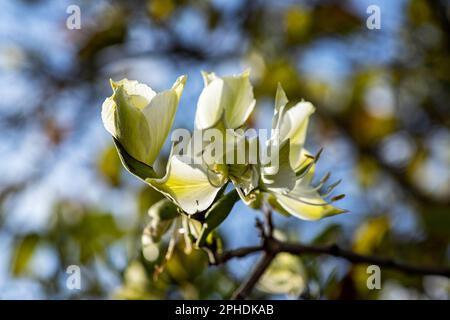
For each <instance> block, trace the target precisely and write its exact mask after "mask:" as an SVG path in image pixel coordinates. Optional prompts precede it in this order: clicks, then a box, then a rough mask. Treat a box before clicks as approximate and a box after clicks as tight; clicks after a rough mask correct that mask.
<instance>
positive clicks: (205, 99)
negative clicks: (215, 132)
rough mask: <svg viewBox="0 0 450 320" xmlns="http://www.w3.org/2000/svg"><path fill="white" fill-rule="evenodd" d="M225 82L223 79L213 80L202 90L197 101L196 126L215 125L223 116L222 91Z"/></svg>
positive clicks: (207, 126) (208, 126)
mask: <svg viewBox="0 0 450 320" xmlns="http://www.w3.org/2000/svg"><path fill="white" fill-rule="evenodd" d="M223 87H224V82H223V80H222V79H215V80H213V81H211V82H210V83H209V84H208V85H207V86H206V87H205V88H204V89H203V91H202V93H201V94H200V97H199V98H198V102H197V112H196V114H195V128H196V129H207V128H210V127H212V126H214V125H215V124H216V123H217V122H218V121H219V120H220V118H221V117H222V113H223V105H222V103H221V101H222V92H223Z"/></svg>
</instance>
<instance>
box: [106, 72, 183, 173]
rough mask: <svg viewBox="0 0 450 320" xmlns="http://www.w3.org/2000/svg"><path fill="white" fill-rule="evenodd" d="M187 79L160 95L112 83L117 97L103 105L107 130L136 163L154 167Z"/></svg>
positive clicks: (124, 83)
mask: <svg viewBox="0 0 450 320" xmlns="http://www.w3.org/2000/svg"><path fill="white" fill-rule="evenodd" d="M185 83H186V76H181V77H179V78H178V79H177V80H176V81H175V83H174V84H173V86H172V88H171V89H169V90H165V91H162V92H160V93H156V92H155V91H153V90H152V89H151V88H150V87H149V86H147V85H145V84H142V83H139V82H137V81H132V80H128V79H123V80H120V81H117V82H114V81H112V80H111V87H112V89H113V95H112V96H111V97H109V98H107V99H106V100H105V101H104V102H103V105H102V120H103V124H104V126H105V128H106V130H107V131H108V132H109V133H110V134H111V135H112V136H113V137H114V138H115V139H116V140H117V141H118V142H119V143H120V144H121V145H122V146H123V148H124V149H125V150H126V151H127V153H128V154H129V155H130V156H132V157H133V158H134V159H136V160H138V161H140V162H142V163H144V164H146V165H148V166H152V165H153V163H154V161H155V159H156V158H157V157H158V155H159V152H160V151H161V149H162V147H163V145H164V142H165V141H166V139H167V136H168V135H169V132H170V130H171V128H172V124H173V120H174V118H175V113H176V111H177V108H178V102H179V100H180V97H181V93H182V92H183V88H184V84H185Z"/></svg>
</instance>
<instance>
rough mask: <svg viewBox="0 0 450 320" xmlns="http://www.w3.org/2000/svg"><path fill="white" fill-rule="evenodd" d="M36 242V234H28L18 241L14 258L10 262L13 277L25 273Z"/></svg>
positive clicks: (37, 237) (37, 239)
mask: <svg viewBox="0 0 450 320" xmlns="http://www.w3.org/2000/svg"><path fill="white" fill-rule="evenodd" d="M38 242H39V236H38V235H37V234H28V235H26V236H25V237H23V238H21V239H20V240H19V242H18V243H17V245H16V247H15V250H14V254H13V257H14V258H13V259H12V260H11V271H12V274H13V275H14V276H20V275H22V274H23V273H24V272H25V271H26V268H27V266H28V263H29V262H30V260H31V258H32V257H33V253H34V251H35V249H36V246H37V244H38Z"/></svg>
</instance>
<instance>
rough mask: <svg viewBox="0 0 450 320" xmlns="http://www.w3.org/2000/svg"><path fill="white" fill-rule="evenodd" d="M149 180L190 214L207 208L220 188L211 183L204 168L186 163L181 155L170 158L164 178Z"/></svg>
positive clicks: (148, 180)
mask: <svg viewBox="0 0 450 320" xmlns="http://www.w3.org/2000/svg"><path fill="white" fill-rule="evenodd" d="M147 182H148V183H149V184H150V185H152V186H153V187H155V188H156V189H157V190H159V191H161V192H163V193H164V194H166V195H167V196H168V197H170V198H171V199H172V200H173V201H175V203H177V204H178V206H180V207H181V208H182V209H183V210H184V211H185V212H186V213H188V214H193V213H196V212H198V211H203V210H205V209H207V208H208V207H209V206H210V205H211V204H212V202H213V201H214V198H215V197H216V194H217V192H219V190H220V188H218V187H213V186H212V185H211V184H210V182H209V180H208V177H207V175H206V172H205V170H204V168H202V167H201V166H199V165H194V164H192V165H191V164H188V163H185V162H184V161H183V160H182V158H181V157H180V156H172V157H171V158H170V162H169V164H168V167H167V173H166V176H165V177H164V178H162V179H147Z"/></svg>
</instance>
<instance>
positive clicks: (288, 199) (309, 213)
mask: <svg viewBox="0 0 450 320" xmlns="http://www.w3.org/2000/svg"><path fill="white" fill-rule="evenodd" d="M273 195H274V196H275V198H276V201H277V203H278V204H279V205H280V206H281V207H282V208H283V209H284V210H286V211H287V212H288V213H289V214H291V215H293V216H295V217H298V218H300V219H303V220H318V219H321V218H324V217H327V216H331V215H336V214H339V213H343V212H345V210H343V209H340V208H337V207H334V206H333V205H331V204H328V203H327V202H326V201H325V200H324V199H323V198H322V197H321V196H320V194H319V193H318V192H317V191H315V190H313V188H312V187H311V186H308V185H306V183H304V182H303V181H301V180H298V181H297V183H296V185H295V188H294V189H293V190H292V191H290V192H289V193H287V194H280V193H278V194H276V193H273Z"/></svg>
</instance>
